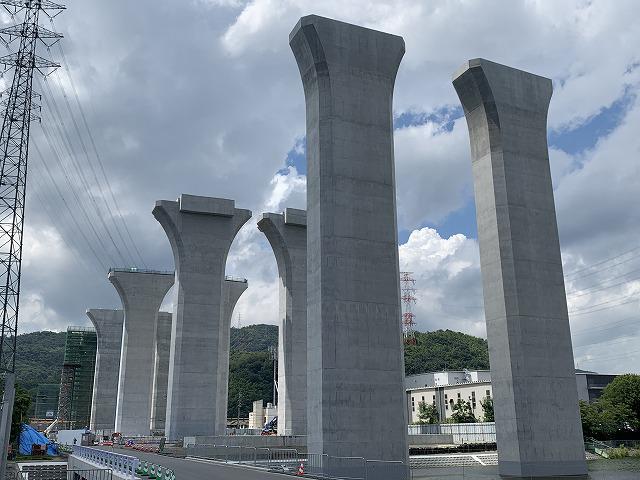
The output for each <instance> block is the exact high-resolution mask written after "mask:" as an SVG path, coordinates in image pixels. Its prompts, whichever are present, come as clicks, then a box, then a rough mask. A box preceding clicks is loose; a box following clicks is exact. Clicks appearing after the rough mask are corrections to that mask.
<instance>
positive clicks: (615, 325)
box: [571, 316, 638, 335]
mask: <svg viewBox="0 0 640 480" xmlns="http://www.w3.org/2000/svg"><path fill="white" fill-rule="evenodd" d="M628 320H635V321H637V320H638V317H636V316H633V317H626V318H623V319H621V320H616V321H615V322H612V323H607V324H602V325H596V326H595V327H587V328H582V329H578V330H571V333H573V334H574V335H581V334H583V333H592V332H600V331H606V330H611V329H612V328H619V327H618V325H621V324H623V323H625V322H626V321H628Z"/></svg>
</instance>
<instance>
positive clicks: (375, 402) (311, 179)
mask: <svg viewBox="0 0 640 480" xmlns="http://www.w3.org/2000/svg"><path fill="white" fill-rule="evenodd" d="M289 43H290V45H291V49H292V50H293V53H294V55H295V58H296V61H297V63H298V68H299V70H300V76H301V77H302V83H303V86H304V93H305V99H306V113H307V164H308V166H307V171H308V175H307V255H308V256H307V272H308V273H307V300H308V308H307V345H308V356H307V370H308V381H307V399H308V401H307V418H308V423H307V439H308V446H309V452H312V453H326V454H329V455H335V456H361V457H365V458H369V459H383V460H403V461H406V460H407V418H406V411H405V408H404V405H405V403H404V402H405V393H404V386H403V382H404V370H403V368H404V367H403V366H404V361H403V346H402V334H401V329H400V314H401V310H400V291H399V290H400V289H399V272H398V269H399V268H398V246H397V237H398V232H397V222H396V196H395V177H394V176H395V169H394V156H393V119H392V100H393V88H394V83H395V78H396V73H397V70H398V67H399V65H400V61H401V59H402V57H403V55H404V41H403V39H402V38H401V37H398V36H395V35H389V34H386V33H382V32H378V31H375V30H370V29H367V28H362V27H358V26H355V25H349V24H347V23H342V22H337V21H335V20H331V19H328V18H323V17H318V16H315V15H312V16H308V17H303V18H301V19H300V21H299V22H298V24H297V25H296V26H295V28H294V29H293V31H292V32H291V34H290V36H289Z"/></svg>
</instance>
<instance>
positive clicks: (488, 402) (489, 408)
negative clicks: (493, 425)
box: [480, 397, 496, 422]
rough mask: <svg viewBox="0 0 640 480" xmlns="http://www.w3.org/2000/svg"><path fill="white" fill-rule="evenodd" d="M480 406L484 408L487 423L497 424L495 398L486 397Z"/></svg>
mask: <svg viewBox="0 0 640 480" xmlns="http://www.w3.org/2000/svg"><path fill="white" fill-rule="evenodd" d="M480 406H481V407H482V417H483V420H484V421H485V422H495V421H496V419H495V416H494V414H493V398H491V397H484V398H483V399H482V400H480Z"/></svg>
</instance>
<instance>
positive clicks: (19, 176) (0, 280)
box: [0, 0, 65, 478]
mask: <svg viewBox="0 0 640 480" xmlns="http://www.w3.org/2000/svg"><path fill="white" fill-rule="evenodd" d="M0 5H1V6H2V7H4V8H5V10H6V11H7V12H9V14H10V15H11V16H12V17H14V16H16V15H17V14H18V13H22V12H24V22H23V23H22V24H18V25H13V26H10V27H6V28H3V29H0V34H1V35H2V41H3V42H4V43H5V45H7V46H9V45H11V44H13V43H14V41H15V40H19V41H20V47H19V48H18V51H17V52H15V53H11V54H9V55H6V56H4V57H0V65H4V67H5V72H6V71H8V70H9V69H11V68H13V69H14V72H13V81H12V83H11V87H10V88H9V90H8V92H4V93H3V95H2V96H3V98H4V101H3V102H2V104H3V106H4V107H5V113H4V118H3V121H2V132H1V133H0V156H1V158H0V161H1V165H0V305H1V308H2V312H1V315H2V319H1V321H2V332H1V333H2V336H1V337H0V375H1V376H2V377H3V383H4V401H3V406H2V419H1V422H2V424H0V430H3V431H2V432H0V441H2V442H3V444H2V448H1V449H0V455H1V457H0V478H3V476H4V468H5V461H6V448H7V444H8V439H9V432H8V431H7V430H8V427H7V425H6V423H7V422H8V423H9V426H10V423H11V422H10V419H11V411H12V410H13V388H14V382H15V374H14V371H15V362H16V340H17V333H18V306H19V301H20V270H21V261H22V233H23V227H24V207H25V191H26V181H27V158H28V154H29V127H30V125H31V121H32V120H34V119H38V120H39V117H38V115H37V114H34V113H33V112H34V110H37V109H39V108H40V107H39V106H37V105H35V104H34V102H33V97H34V94H33V89H32V87H33V75H34V71H38V72H39V73H41V74H43V75H48V74H49V73H51V72H52V71H53V70H54V69H55V68H57V67H58V66H59V65H58V64H56V63H53V62H51V61H49V60H46V59H44V58H42V57H40V56H38V55H37V54H36V52H37V46H38V43H42V44H44V45H45V46H46V47H47V48H49V47H51V46H52V45H53V44H55V43H56V42H58V41H59V40H60V38H62V35H60V34H58V33H55V32H52V31H50V30H47V29H46V28H43V27H41V26H40V25H39V24H38V19H39V16H40V13H44V14H45V15H47V16H48V17H50V18H52V17H54V16H56V15H57V14H59V13H60V12H61V11H62V10H63V9H64V8H65V7H64V6H62V5H58V4H56V3H53V2H50V1H48V0H0ZM3 75H4V72H3Z"/></svg>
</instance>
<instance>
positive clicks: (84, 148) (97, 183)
mask: <svg viewBox="0 0 640 480" xmlns="http://www.w3.org/2000/svg"><path fill="white" fill-rule="evenodd" d="M53 78H55V79H56V80H57V82H56V84H57V86H58V88H59V90H60V92H61V93H62V97H63V98H64V101H65V105H66V107H67V111H68V112H69V118H71V121H72V123H73V126H74V128H75V131H76V135H77V136H78V140H79V141H80V147H81V149H82V151H83V153H84V156H85V158H86V160H87V161H86V163H87V164H88V165H89V167H90V169H91V173H92V174H93V178H94V180H95V182H96V185H97V186H98V189H99V190H100V197H101V199H102V201H103V203H104V204H105V206H106V208H107V212H109V218H110V219H111V221H112V223H113V225H114V226H115V228H116V232H117V234H118V235H119V237H120V240H121V241H122V244H123V245H124V248H125V250H126V251H127V253H128V255H129V259H128V260H130V261H131V265H135V263H136V261H135V258H134V257H133V255H132V254H131V251H130V250H129V246H128V245H127V243H126V242H125V240H124V238H123V236H122V233H121V232H120V227H119V226H118V223H117V222H116V221H115V218H114V214H113V211H112V210H111V206H110V205H109V203H108V202H107V199H106V195H105V194H104V191H103V189H102V184H101V182H100V181H99V180H98V175H97V174H96V170H95V168H94V167H93V163H92V162H91V159H90V157H89V152H88V150H87V147H86V145H85V144H84V140H83V139H82V134H81V133H80V128H79V126H78V122H77V121H76V118H75V116H74V115H73V111H72V109H71V104H70V103H69V99H68V98H67V94H66V92H65V90H64V87H63V86H62V83H61V82H60V79H59V78H58V76H57V75H55V74H54V75H53ZM92 198H93V196H92ZM94 203H95V202H94ZM95 206H96V208H98V205H97V203H96V204H95ZM123 258H124V256H123Z"/></svg>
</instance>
